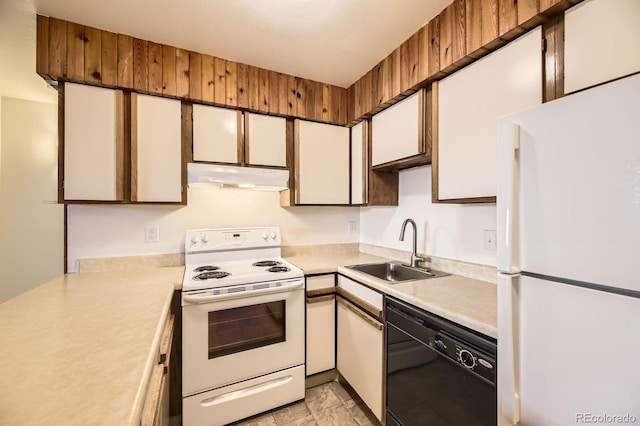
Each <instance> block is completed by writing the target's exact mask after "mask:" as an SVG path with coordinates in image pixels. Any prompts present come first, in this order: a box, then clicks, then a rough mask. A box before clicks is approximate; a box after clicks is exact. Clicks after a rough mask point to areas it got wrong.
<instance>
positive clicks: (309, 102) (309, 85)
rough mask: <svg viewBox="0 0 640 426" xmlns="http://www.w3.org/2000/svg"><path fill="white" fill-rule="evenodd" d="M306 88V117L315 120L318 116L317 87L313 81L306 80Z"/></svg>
mask: <svg viewBox="0 0 640 426" xmlns="http://www.w3.org/2000/svg"><path fill="white" fill-rule="evenodd" d="M304 88H305V99H306V100H305V117H309V118H314V117H315V114H316V85H315V84H314V82H312V81H307V80H304Z"/></svg>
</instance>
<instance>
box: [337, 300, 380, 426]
mask: <svg viewBox="0 0 640 426" xmlns="http://www.w3.org/2000/svg"><path fill="white" fill-rule="evenodd" d="M383 333H384V332H383V325H382V324H381V323H380V322H378V321H376V320H375V319H373V318H372V317H370V316H369V315H367V314H366V313H364V312H363V311H361V310H360V309H358V308H357V307H356V306H354V305H353V304H351V303H350V302H348V301H346V300H344V299H342V298H340V297H339V298H338V360H337V361H338V371H339V372H340V374H341V375H342V376H343V377H344V378H345V379H346V380H347V382H349V384H350V385H351V387H352V388H353V389H354V390H355V391H356V392H357V393H358V395H359V396H360V398H362V400H363V401H364V403H365V404H367V406H368V407H369V408H370V409H371V411H372V412H373V414H374V415H375V416H376V417H377V418H378V420H382V412H383V395H382V383H383V380H384V376H383V373H384V368H383V356H382V354H383V345H384V334H383Z"/></svg>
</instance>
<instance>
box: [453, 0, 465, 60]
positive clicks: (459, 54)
mask: <svg viewBox="0 0 640 426" xmlns="http://www.w3.org/2000/svg"><path fill="white" fill-rule="evenodd" d="M452 4H453V28H452V30H451V37H452V39H451V46H452V49H453V50H452V52H451V58H452V60H453V62H457V61H459V60H460V59H462V58H464V56H465V55H466V54H467V44H466V41H465V40H466V37H467V33H466V14H467V13H466V6H465V0H454V2H453V3H452Z"/></svg>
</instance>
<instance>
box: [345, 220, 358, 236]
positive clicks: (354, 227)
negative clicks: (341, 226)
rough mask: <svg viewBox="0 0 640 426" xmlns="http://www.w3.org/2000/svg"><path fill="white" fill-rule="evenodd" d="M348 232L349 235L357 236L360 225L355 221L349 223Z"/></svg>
mask: <svg viewBox="0 0 640 426" xmlns="http://www.w3.org/2000/svg"><path fill="white" fill-rule="evenodd" d="M347 230H348V231H349V234H355V233H356V232H358V224H357V223H356V221H355V220H350V221H349V223H348V225H347Z"/></svg>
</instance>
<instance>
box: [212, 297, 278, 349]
mask: <svg viewBox="0 0 640 426" xmlns="http://www.w3.org/2000/svg"><path fill="white" fill-rule="evenodd" d="M285 323H286V322H285V301H284V300H278V301H275V302H269V303H260V304H258V305H250V306H241V307H239V308H232V309H224V310H221V311H212V312H209V359H211V358H216V357H219V356H224V355H229V354H233V353H236V352H241V351H246V350H249V349H255V348H259V347H261V346H267V345H272V344H274V343H280V342H284V341H285V335H286V329H285V328H286V327H285Z"/></svg>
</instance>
